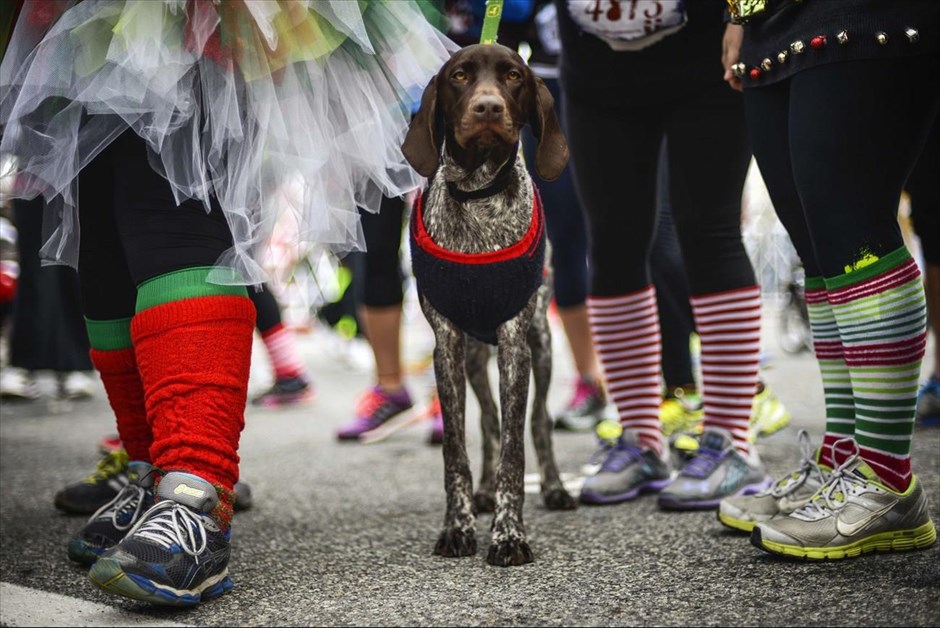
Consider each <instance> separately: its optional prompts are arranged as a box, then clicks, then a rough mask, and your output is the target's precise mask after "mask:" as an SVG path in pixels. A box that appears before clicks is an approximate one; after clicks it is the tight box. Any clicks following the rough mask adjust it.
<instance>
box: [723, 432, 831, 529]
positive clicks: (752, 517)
mask: <svg viewBox="0 0 940 628" xmlns="http://www.w3.org/2000/svg"><path fill="white" fill-rule="evenodd" d="M798 438H799V442H800V451H801V452H802V455H803V459H802V460H801V461H800V468H799V469H797V470H796V471H793V472H792V473H788V474H787V475H785V476H784V477H782V478H781V479H779V480H777V481H776V482H775V483H774V484H773V485H772V486H771V487H770V488H768V489H765V490H763V491H761V492H760V493H757V494H756V495H737V496H734V497H728V498H725V499H723V500H721V504H719V505H718V521H720V522H721V523H723V524H725V525H726V526H728V527H729V528H733V529H735V530H741V531H743V532H750V531H751V530H753V529H754V526H755V525H756V524H757V523H759V522H761V521H767V520H768V519H772V518H774V517H776V516H779V515H788V514H790V513H791V512H793V511H794V510H796V509H798V508H802V507H803V506H805V505H806V504H807V502H809V500H810V498H811V497H812V496H813V495H814V494H815V493H816V491H817V490H818V489H819V488H820V487H821V486H822V485H823V484H825V483H826V482H827V481H828V479H829V476H830V475H832V468H831V467H829V466H827V465H823V464H819V451H820V450H819V449H813V444H812V443H811V442H810V439H809V434H808V433H807V432H806V430H800V433H799V436H798Z"/></svg>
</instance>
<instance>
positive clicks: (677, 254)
mask: <svg viewBox="0 0 940 628" xmlns="http://www.w3.org/2000/svg"><path fill="white" fill-rule="evenodd" d="M666 153H667V151H666V146H665V145H663V150H662V153H661V154H660V158H659V162H660V163H659V178H658V180H657V184H656V189H657V199H656V206H657V207H656V235H655V236H654V237H653V243H652V245H651V246H650V274H651V275H652V278H653V285H654V286H656V309H657V310H658V311H659V323H660V325H659V326H660V330H661V333H662V350H663V380H664V382H665V383H666V386H667V387H668V388H673V387H676V386H688V385H689V384H694V383H695V373H694V372H693V368H692V354H691V353H690V351H689V336H691V335H692V332H693V331H695V319H694V318H693V316H692V304H691V303H690V301H689V282H688V280H687V279H686V274H685V262H684V261H683V259H682V249H681V247H680V246H679V237H678V235H677V234H676V225H675V221H674V220H673V216H672V202H671V201H670V199H669V166H668V165H667V164H666Z"/></svg>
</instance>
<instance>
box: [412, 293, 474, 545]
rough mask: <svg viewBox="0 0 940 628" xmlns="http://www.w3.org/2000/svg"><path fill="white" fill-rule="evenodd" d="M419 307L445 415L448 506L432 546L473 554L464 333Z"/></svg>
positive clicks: (428, 307) (425, 305) (427, 306)
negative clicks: (431, 347)
mask: <svg viewBox="0 0 940 628" xmlns="http://www.w3.org/2000/svg"><path fill="white" fill-rule="evenodd" d="M421 307H422V309H423V310H424V315H425V317H426V318H427V319H428V323H430V325H431V328H432V329H433V330H434V338H435V346H434V376H435V378H436V379H437V395H438V398H439V399H440V401H441V415H442V416H443V418H444V444H443V453H444V490H445V492H446V494H447V510H446V512H445V514H444V529H443V530H442V531H441V535H440V537H438V540H437V544H436V545H435V546H434V553H435V554H438V555H440V556H470V555H472V554H476V551H477V541H476V529H475V525H476V518H475V515H474V514H473V497H472V492H473V477H472V475H471V473H470V460H469V458H468V457H467V440H466V434H465V422H464V413H465V411H466V402H467V383H466V379H465V378H466V376H465V373H464V351H465V346H466V341H465V339H464V334H463V332H462V331H460V330H459V329H458V328H457V327H455V326H454V324H453V323H451V322H450V321H449V320H447V319H446V318H444V317H443V316H441V315H440V314H438V312H437V310H435V309H434V308H433V307H431V305H430V304H428V303H427V302H426V301H425V300H424V299H421Z"/></svg>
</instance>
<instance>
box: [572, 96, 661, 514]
mask: <svg viewBox="0 0 940 628" xmlns="http://www.w3.org/2000/svg"><path fill="white" fill-rule="evenodd" d="M566 97H567V101H566V107H565V111H566V118H567V124H568V129H569V134H568V140H569V148H570V150H571V156H572V161H573V165H574V174H575V181H576V184H577V188H578V190H579V193H580V196H581V201H582V203H583V207H584V209H585V211H586V214H587V218H588V225H589V230H590V248H591V269H592V278H591V290H590V296H589V297H588V302H587V306H588V314H589V319H590V325H591V334H592V337H593V339H594V344H595V347H596V349H597V354H598V357H599V358H600V362H601V366H602V368H603V371H604V376H605V381H606V383H607V391H608V394H609V396H610V398H611V400H612V401H613V402H614V404H615V405H616V407H617V413H618V419H619V424H620V429H618V430H616V431H617V433H613V434H610V435H609V438H602V441H603V445H604V448H605V450H606V452H605V457H604V462H603V463H602V465H601V469H600V471H598V473H597V474H596V475H594V476H592V477H590V478H588V480H587V481H586V483H585V486H584V488H583V489H582V492H581V500H582V501H583V502H585V503H596V504H605V503H614V502H618V501H624V500H629V499H633V498H635V497H636V496H638V495H639V494H640V493H642V492H645V491H656V490H660V489H662V487H663V486H665V485H666V484H667V483H668V482H669V479H670V478H671V471H670V468H669V465H668V462H666V461H665V460H664V456H665V444H664V442H663V438H662V431H661V429H660V423H659V404H660V400H661V389H660V329H659V317H658V315H657V313H656V302H655V294H654V289H653V286H652V283H651V281H650V276H649V271H648V268H647V256H648V251H649V243H650V239H651V237H652V232H653V225H654V221H655V211H654V210H655V180H656V156H657V153H658V149H659V145H660V143H661V140H662V131H661V127H660V125H659V120H660V119H661V114H660V113H658V112H657V111H656V110H655V108H653V109H650V110H643V111H632V110H626V109H617V108H607V107H600V106H597V105H594V104H592V103H589V102H584V101H579V100H576V99H574V98H572V95H571V94H568V95H566ZM635 120H642V121H643V123H642V124H639V123H637V122H634V121H635ZM625 146H630V150H623V148H624V147H625ZM601 425H605V424H601Z"/></svg>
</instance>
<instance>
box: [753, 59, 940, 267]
mask: <svg viewBox="0 0 940 628" xmlns="http://www.w3.org/2000/svg"><path fill="white" fill-rule="evenodd" d="M938 65H940V63H938V59H937V57H936V56H928V55H925V56H920V57H911V58H905V59H872V60H867V61H854V62H846V63H837V64H831V65H822V66H819V67H816V68H812V69H809V70H805V71H803V72H800V73H798V74H796V75H794V76H793V77H792V78H790V79H788V80H785V81H782V82H780V83H776V84H772V85H768V86H766V87H759V88H753V89H748V90H745V98H746V102H747V124H748V129H749V131H750V133H751V141H752V144H753V147H754V155H755V157H756V159H757V162H758V165H759V166H760V170H761V174H762V175H763V177H764V181H765V183H766V184H767V189H768V191H769V192H770V196H771V198H772V199H773V202H774V208H775V210H776V211H777V215H778V216H779V217H780V221H781V222H782V223H783V225H784V227H786V229H787V231H788V232H789V234H790V238H791V239H792V240H793V244H794V246H795V247H796V250H797V252H798V253H799V255H800V257H801V258H802V260H803V265H804V267H805V269H806V273H807V274H808V275H810V276H820V275H821V276H824V277H834V276H837V275H841V274H843V273H845V272H846V267H847V266H850V265H851V264H853V263H854V262H855V261H858V260H859V259H860V258H861V257H863V256H864V255H865V254H866V253H871V254H873V255H875V256H879V257H880V256H882V255H883V254H885V253H888V252H890V251H893V250H895V249H898V248H900V247H901V246H903V244H904V241H903V239H902V237H901V230H900V227H899V225H898V220H897V210H898V198H899V196H900V194H901V189H902V187H903V186H904V183H905V181H906V180H907V177H908V174H909V173H910V172H911V169H912V168H913V166H914V162H915V161H916V159H917V156H918V155H919V154H920V152H921V148H922V147H923V145H924V141H925V139H926V137H927V135H928V131H929V130H930V127H931V124H932V122H933V120H934V119H935V117H936V115H937V110H938V106H940V90H938V87H937V86H938V84H940V71H938ZM859 94H864V97H859ZM857 129H864V132H862V133H858V132H857ZM931 176H933V177H936V176H937V175H936V173H932V175H931Z"/></svg>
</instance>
